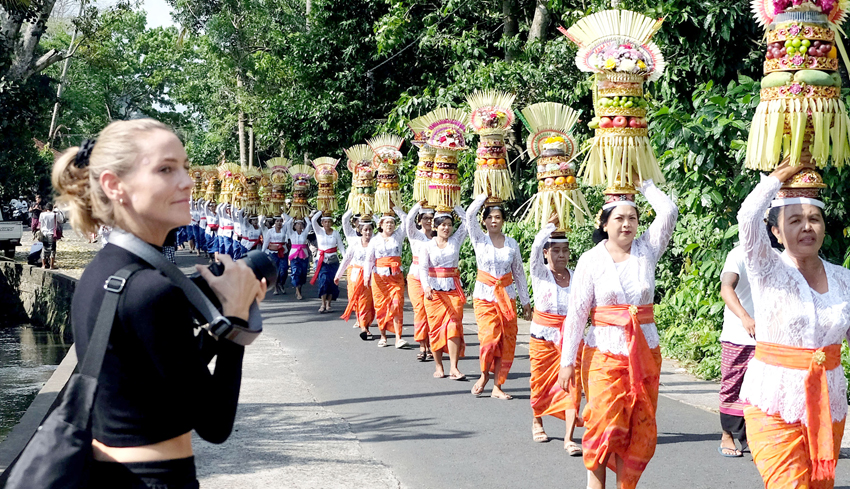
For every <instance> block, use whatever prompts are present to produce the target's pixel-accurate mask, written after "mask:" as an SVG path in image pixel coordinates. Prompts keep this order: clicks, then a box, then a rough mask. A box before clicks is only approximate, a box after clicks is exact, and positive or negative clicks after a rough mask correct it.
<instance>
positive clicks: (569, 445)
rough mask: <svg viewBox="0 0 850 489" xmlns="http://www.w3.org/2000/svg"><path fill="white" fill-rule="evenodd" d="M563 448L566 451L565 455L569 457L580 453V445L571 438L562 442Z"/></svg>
mask: <svg viewBox="0 0 850 489" xmlns="http://www.w3.org/2000/svg"><path fill="white" fill-rule="evenodd" d="M564 450H566V451H567V455H569V456H570V457H578V456H579V455H581V454H582V451H581V445H579V444H578V443H576V442H574V441H572V440H570V441H565V442H564Z"/></svg>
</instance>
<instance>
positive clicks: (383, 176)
mask: <svg viewBox="0 0 850 489" xmlns="http://www.w3.org/2000/svg"><path fill="white" fill-rule="evenodd" d="M366 142H367V143H368V144H369V147H370V148H372V151H374V153H375V155H374V156H373V157H372V161H373V163H374V164H375V165H376V166H377V167H378V188H377V189H376V190H375V211H376V212H393V207H401V205H402V202H401V190H400V189H399V185H398V165H399V163H401V158H402V155H401V151H399V148H401V145H402V144H404V139H402V138H401V137H400V136H396V135H395V134H381V135H379V136H375V137H374V138H372V139H370V140H368V141H366Z"/></svg>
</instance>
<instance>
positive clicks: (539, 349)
mask: <svg viewBox="0 0 850 489" xmlns="http://www.w3.org/2000/svg"><path fill="white" fill-rule="evenodd" d="M534 322H535V323H537V324H539V325H541V326H546V327H549V328H557V329H561V327H562V326H563V324H564V316H560V315H558V314H551V313H548V312H542V311H538V310H537V309H535V310H534ZM583 349H584V342H582V344H581V345H579V349H578V355H577V357H578V358H577V359H576V363H575V365H576V369H575V376H574V380H575V385H574V387H572V388H571V389H570V390H569V391H566V392H565V391H564V390H563V389H561V388H560V387H559V386H558V374H560V371H561V345H559V344H555V343H552V342H551V341H546V340H541V339H538V338H535V337H531V338H530V339H529V342H528V350H529V358H530V360H531V379H530V383H531V410H532V411H533V412H534V415H535V416H554V417H556V418H559V419H564V418H565V414H564V412H565V411H566V410H568V409H571V410H574V411H576V416H578V410H579V407H581V352H582V350H583Z"/></svg>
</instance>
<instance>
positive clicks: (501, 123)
mask: <svg viewBox="0 0 850 489" xmlns="http://www.w3.org/2000/svg"><path fill="white" fill-rule="evenodd" d="M514 98H516V95H514V94H512V93H506V92H500V91H497V90H489V91H476V92H473V93H472V94H471V95H469V96H467V97H466V101H467V103H468V104H469V109H470V111H471V112H470V117H469V119H470V125H471V126H472V128H473V129H474V130H475V132H476V133H477V134H478V136H479V139H478V149H477V151H476V153H475V156H476V158H475V163H476V166H475V182H474V193H475V195H479V194H482V193H486V194H487V195H488V196H489V197H490V199H489V200H488V203H490V204H498V203H499V202H502V201H505V200H510V199H513V198H514V188H513V182H512V181H511V174H510V171H508V160H507V151H506V149H505V134H506V133H507V131H508V129H510V127H511V124H513V122H514V112H513V110H511V105H512V104H513V102H514Z"/></svg>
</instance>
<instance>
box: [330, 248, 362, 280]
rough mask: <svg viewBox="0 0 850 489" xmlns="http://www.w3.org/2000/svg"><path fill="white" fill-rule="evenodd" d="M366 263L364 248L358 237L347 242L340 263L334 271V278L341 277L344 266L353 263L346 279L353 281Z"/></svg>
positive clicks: (343, 273)
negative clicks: (346, 247)
mask: <svg viewBox="0 0 850 489" xmlns="http://www.w3.org/2000/svg"><path fill="white" fill-rule="evenodd" d="M365 264H366V248H364V247H363V244H362V243H361V241H360V238H359V237H358V238H357V239H355V240H353V241H349V242H348V249H347V250H346V251H345V256H344V257H343V258H342V263H340V265H339V270H337V271H336V277H335V278H342V277H343V275H345V270H346V268H348V267H349V265H353V267H352V269H351V275H350V276H349V277H348V280H350V281H351V282H354V281H356V280H357V277H358V276H359V275H360V273H361V272H362V269H363V267H364V266H365Z"/></svg>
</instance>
